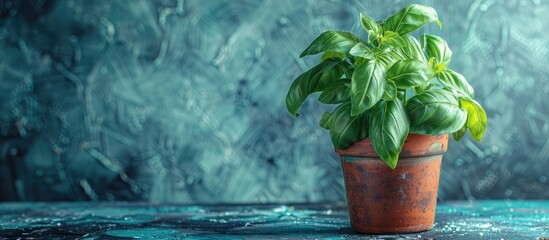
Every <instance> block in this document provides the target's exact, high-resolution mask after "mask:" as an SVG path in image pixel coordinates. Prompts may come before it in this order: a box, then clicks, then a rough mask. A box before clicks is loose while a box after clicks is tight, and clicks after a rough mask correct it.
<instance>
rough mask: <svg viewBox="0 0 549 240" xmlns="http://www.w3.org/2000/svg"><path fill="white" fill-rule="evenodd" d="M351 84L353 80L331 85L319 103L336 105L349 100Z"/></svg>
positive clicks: (319, 99)
mask: <svg viewBox="0 0 549 240" xmlns="http://www.w3.org/2000/svg"><path fill="white" fill-rule="evenodd" d="M350 84H351V80H349V79H341V80H338V81H334V82H332V83H330V85H328V87H326V89H324V91H323V92H322V94H320V96H319V97H318V101H320V102H321V103H325V104H336V103H342V102H345V101H347V100H349V85H350Z"/></svg>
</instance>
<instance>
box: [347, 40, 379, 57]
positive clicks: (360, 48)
mask: <svg viewBox="0 0 549 240" xmlns="http://www.w3.org/2000/svg"><path fill="white" fill-rule="evenodd" d="M349 54H351V55H353V56H355V57H361V58H366V59H374V57H375V54H374V47H372V46H371V45H370V44H366V43H363V42H359V43H357V44H356V45H355V46H354V47H353V48H351V50H349Z"/></svg>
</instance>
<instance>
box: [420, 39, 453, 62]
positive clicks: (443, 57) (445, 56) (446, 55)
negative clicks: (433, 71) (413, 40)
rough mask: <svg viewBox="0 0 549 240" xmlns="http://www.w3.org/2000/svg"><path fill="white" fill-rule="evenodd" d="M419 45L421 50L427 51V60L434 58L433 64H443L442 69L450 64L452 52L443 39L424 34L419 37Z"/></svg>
mask: <svg viewBox="0 0 549 240" xmlns="http://www.w3.org/2000/svg"><path fill="white" fill-rule="evenodd" d="M421 43H422V46H423V48H425V50H426V51H427V55H428V56H429V59H430V58H434V59H435V60H436V62H435V64H436V63H442V64H444V67H445V66H448V64H450V60H451V59H452V50H451V49H450V47H448V43H446V41H444V39H442V38H441V37H439V36H435V35H429V34H424V35H423V36H422V37H421ZM435 64H433V65H435ZM441 70H443V69H441Z"/></svg>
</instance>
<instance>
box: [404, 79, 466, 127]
mask: <svg viewBox="0 0 549 240" xmlns="http://www.w3.org/2000/svg"><path fill="white" fill-rule="evenodd" d="M406 110H407V112H408V116H409V117H410V121H411V125H410V132H413V133H419V134H429V135H434V134H446V133H453V132H455V131H458V130H459V129H460V128H461V127H462V126H463V124H465V121H466V120H467V112H466V111H465V110H464V109H461V108H460V104H459V101H458V99H457V98H456V97H454V95H452V93H450V92H448V91H445V90H442V89H435V90H427V91H424V92H422V93H420V94H417V95H414V96H413V97H411V98H410V99H408V101H406Z"/></svg>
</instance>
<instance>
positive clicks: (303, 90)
mask: <svg viewBox="0 0 549 240" xmlns="http://www.w3.org/2000/svg"><path fill="white" fill-rule="evenodd" d="M338 64H339V62H338V61H335V60H333V59H331V60H326V61H324V62H321V63H320V64H318V65H317V66H315V67H313V68H311V69H310V70H309V71H307V72H304V73H303V74H301V75H299V77H297V78H296V79H295V80H294V82H293V83H292V86H290V90H289V91H288V95H286V107H287V108H288V111H289V112H290V113H291V114H292V115H293V116H294V117H297V116H298V115H299V114H298V113H297V110H299V107H301V104H303V102H304V101H305V99H307V97H308V96H309V95H310V94H312V93H315V92H320V91H322V90H324V89H325V88H326V86H328V84H329V83H330V82H331V81H334V80H337V79H339V78H340V77H341V75H342V74H343V70H342V68H341V67H340V66H339V65H338Z"/></svg>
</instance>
